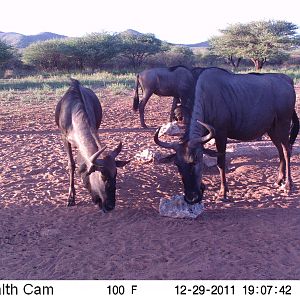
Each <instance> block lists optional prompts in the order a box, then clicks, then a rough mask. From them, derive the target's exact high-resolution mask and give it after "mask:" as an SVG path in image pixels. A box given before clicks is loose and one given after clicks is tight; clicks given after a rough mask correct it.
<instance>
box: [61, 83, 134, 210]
mask: <svg viewBox="0 0 300 300" xmlns="http://www.w3.org/2000/svg"><path fill="white" fill-rule="evenodd" d="M101 119H102V108H101V105H100V102H99V99H98V98H97V96H96V95H95V93H94V92H93V91H92V90H90V89H88V88H85V87H83V86H82V85H81V84H80V83H79V81H77V80H75V79H71V86H70V88H69V89H68V90H67V92H66V93H65V95H64V96H63V98H62V99H61V100H60V101H59V102H58V104H57V106H56V111H55V121H56V124H57V125H58V127H59V128H60V130H61V133H62V140H63V144H64V147H65V150H66V152H67V156H68V166H69V179H70V184H69V196H68V206H72V205H75V187H74V172H75V161H74V158H73V154H72V147H74V148H78V163H79V173H80V174H81V177H82V180H83V182H84V184H85V187H86V188H87V189H88V190H89V192H90V194H91V196H92V200H93V202H94V203H95V204H98V205H99V208H101V209H102V210H103V211H104V212H106V211H109V210H112V209H113V208H114V207H115V201H116V199H115V193H116V176H117V167H122V166H124V165H125V164H126V163H128V161H117V160H115V158H116V157H117V155H118V154H119V153H120V151H121V149H122V143H121V142H120V143H119V145H118V146H117V147H116V149H115V150H113V151H110V152H107V151H105V148H106V147H102V146H101V143H100V139H99V137H98V134H97V130H98V128H99V126H100V123H101Z"/></svg>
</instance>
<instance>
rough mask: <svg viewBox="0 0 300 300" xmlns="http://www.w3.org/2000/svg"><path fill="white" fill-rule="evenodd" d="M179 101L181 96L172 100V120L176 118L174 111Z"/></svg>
mask: <svg viewBox="0 0 300 300" xmlns="http://www.w3.org/2000/svg"><path fill="white" fill-rule="evenodd" d="M179 103H180V100H179V98H177V97H174V98H173V102H172V107H171V112H170V122H172V121H174V120H175V112H174V111H175V109H176V107H177V105H178V104H179Z"/></svg>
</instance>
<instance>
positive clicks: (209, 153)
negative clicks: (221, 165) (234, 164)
mask: <svg viewBox="0 0 300 300" xmlns="http://www.w3.org/2000/svg"><path fill="white" fill-rule="evenodd" d="M203 153H204V154H206V155H208V156H212V157H219V156H221V155H222V153H219V152H217V151H214V150H211V149H205V148H203Z"/></svg>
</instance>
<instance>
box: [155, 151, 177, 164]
mask: <svg viewBox="0 0 300 300" xmlns="http://www.w3.org/2000/svg"><path fill="white" fill-rule="evenodd" d="M175 156H176V153H172V154H170V155H168V156H166V157H162V158H160V159H159V160H158V162H159V163H161V164H167V163H170V162H173V161H174V158H175Z"/></svg>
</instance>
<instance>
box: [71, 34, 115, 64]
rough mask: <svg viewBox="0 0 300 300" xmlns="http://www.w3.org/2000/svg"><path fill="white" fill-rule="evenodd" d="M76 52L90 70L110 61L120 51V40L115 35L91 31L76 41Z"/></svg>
mask: <svg viewBox="0 0 300 300" xmlns="http://www.w3.org/2000/svg"><path fill="white" fill-rule="evenodd" d="M77 42H78V43H77V53H78V52H79V53H80V54H81V57H82V58H83V62H84V64H85V65H86V66H87V67H90V68H91V69H92V70H94V69H96V68H99V67H102V66H103V65H104V64H105V63H107V62H109V61H111V60H112V59H113V58H114V57H115V56H117V55H118V53H119V51H120V41H119V38H118V37H117V36H116V35H111V34H108V33H92V34H89V35H87V36H85V37H83V38H80V39H78V41H77Z"/></svg>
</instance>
